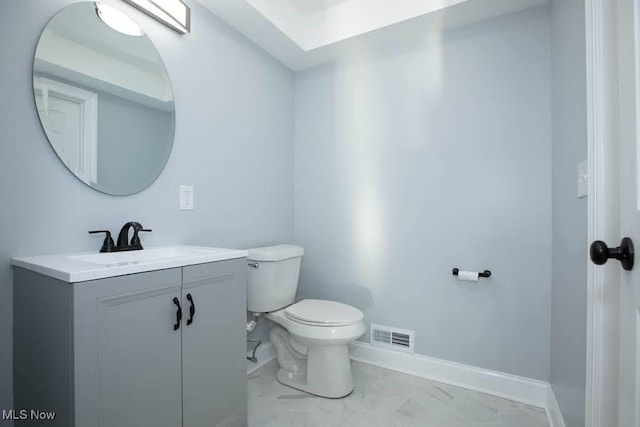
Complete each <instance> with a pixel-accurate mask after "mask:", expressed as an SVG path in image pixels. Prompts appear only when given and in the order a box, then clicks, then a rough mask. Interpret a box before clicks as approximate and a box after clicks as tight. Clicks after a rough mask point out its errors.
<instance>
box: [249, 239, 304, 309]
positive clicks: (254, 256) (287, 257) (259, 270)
mask: <svg viewBox="0 0 640 427" xmlns="http://www.w3.org/2000/svg"><path fill="white" fill-rule="evenodd" d="M302 255H304V250H303V249H302V247H300V246H295V245H275V246H265V247H262V248H254V249H249V254H248V255H247V262H248V264H249V265H248V269H249V272H248V287H247V310H249V311H252V312H257V313H265V312H270V311H276V310H279V309H281V308H283V307H286V306H288V305H290V304H293V301H294V300H295V297H296V290H297V289H298V277H299V276H300V261H301V260H302Z"/></svg>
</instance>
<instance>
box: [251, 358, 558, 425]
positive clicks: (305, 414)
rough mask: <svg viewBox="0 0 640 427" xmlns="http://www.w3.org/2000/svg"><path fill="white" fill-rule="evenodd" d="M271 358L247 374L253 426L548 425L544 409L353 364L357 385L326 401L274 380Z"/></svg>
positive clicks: (273, 366) (276, 366) (274, 369)
mask: <svg viewBox="0 0 640 427" xmlns="http://www.w3.org/2000/svg"><path fill="white" fill-rule="evenodd" d="M277 369H278V365H277V361H275V360H273V361H271V362H269V363H268V364H266V365H265V366H263V367H262V368H260V369H259V370H257V371H256V372H254V373H253V374H251V375H249V405H248V411H249V413H248V416H249V427H272V426H273V427H281V426H291V427H299V426H300V427H307V426H310V427H311V426H313V427H331V426H348V427H360V426H362V427H377V426H380V427H396V426H398V427H399V426H424V427H548V426H549V422H548V420H547V417H546V414H545V411H544V409H542V408H536V407H533V406H528V405H524V404H522V403H517V402H512V401H510V400H506V399H501V398H499V397H494V396H490V395H487V394H483V393H478V392H474V391H471V390H467V389H464V388H460V387H454V386H451V385H447V384H442V383H438V382H435V381H429V380H425V379H423V378H418V377H414V376H412V375H407V374H402V373H399V372H395V371H391V370H388V369H383V368H379V367H376V366H372V365H368V364H365V363H360V362H352V369H353V377H354V382H355V389H354V391H353V393H351V394H350V395H349V396H347V397H345V398H343V399H325V398H321V397H317V396H313V395H310V394H307V393H304V392H302V391H299V390H295V389H292V388H289V387H286V386H284V385H282V384H280V383H278V382H277V381H276V378H275V376H276V372H277Z"/></svg>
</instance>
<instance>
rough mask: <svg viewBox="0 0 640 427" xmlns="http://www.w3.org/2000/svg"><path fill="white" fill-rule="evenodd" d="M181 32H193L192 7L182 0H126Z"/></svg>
mask: <svg viewBox="0 0 640 427" xmlns="http://www.w3.org/2000/svg"><path fill="white" fill-rule="evenodd" d="M124 1H125V2H127V3H129V4H130V5H132V6H134V7H135V8H137V9H139V10H141V11H142V12H144V13H146V14H147V15H149V16H151V17H153V18H155V19H157V20H158V21H160V22H162V23H163V24H165V25H167V26H169V27H171V28H172V29H174V30H176V31H177V32H179V33H181V34H185V33H189V32H191V9H189V6H187V5H186V4H184V3H183V2H182V0H124Z"/></svg>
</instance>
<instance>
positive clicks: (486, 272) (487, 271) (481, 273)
mask: <svg viewBox="0 0 640 427" xmlns="http://www.w3.org/2000/svg"><path fill="white" fill-rule="evenodd" d="M459 271H460V270H459V269H457V268H454V269H453V271H452V273H453V275H454V276H457V275H458V272H459ZM478 277H491V272H490V271H489V270H485V271H484V272H482V271H479V272H478Z"/></svg>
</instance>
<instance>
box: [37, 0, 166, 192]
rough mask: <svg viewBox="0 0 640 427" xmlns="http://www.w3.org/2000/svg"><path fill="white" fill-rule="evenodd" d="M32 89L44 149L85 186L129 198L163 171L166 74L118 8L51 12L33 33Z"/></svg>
mask: <svg viewBox="0 0 640 427" xmlns="http://www.w3.org/2000/svg"><path fill="white" fill-rule="evenodd" d="M114 17H115V18H116V21H113V18H114ZM33 87H34V95H35V101H36V107H37V109H38V115H39V116H40V121H41V123H42V127H43V129H44V131H45V133H46V135H47V137H48V139H49V142H50V143H51V146H52V147H53V149H54V150H55V152H56V154H57V155H58V157H59V158H60V160H61V161H62V162H63V163H64V164H65V165H66V166H67V168H68V169H69V170H70V171H71V172H73V174H74V175H75V176H76V177H78V178H79V179H80V180H81V181H83V182H84V183H85V184H87V185H89V186H91V187H93V188H95V189H96V190H98V191H102V192H104V193H108V194H114V195H126V194H133V193H136V192H138V191H141V190H143V189H144V188H146V187H148V186H149V185H151V183H153V181H155V179H156V178H157V177H158V176H159V175H160V173H161V172H162V170H163V169H164V166H165V165H166V163H167V160H168V158H169V154H170V153H171V147H172V145H173V135H174V127H175V107H174V101H173V92H172V90H171V84H170V82H169V77H168V75H167V72H166V69H165V67H164V64H163V63H162V59H161V58H160V54H159V53H158V51H157V50H156V48H155V47H154V45H153V43H152V42H151V40H150V39H149V38H148V37H147V36H146V35H145V34H144V32H143V31H142V30H141V29H140V27H138V26H137V24H135V22H133V21H132V20H131V19H130V18H129V17H127V16H126V15H124V14H123V13H122V12H120V11H119V10H118V9H115V8H113V7H110V6H108V5H105V4H101V3H94V2H81V3H75V4H72V5H70V6H67V7H66V8H64V9H62V10H61V11H60V12H58V14H57V15H56V16H54V17H53V18H52V19H51V21H50V22H49V23H48V24H47V27H46V28H45V29H44V31H43V33H42V35H41V36H40V41H39V42H38V47H37V48H36V55H35V60H34V67H33Z"/></svg>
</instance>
